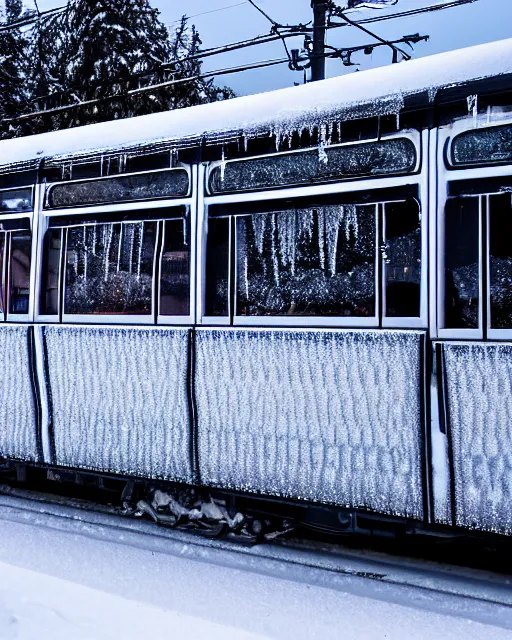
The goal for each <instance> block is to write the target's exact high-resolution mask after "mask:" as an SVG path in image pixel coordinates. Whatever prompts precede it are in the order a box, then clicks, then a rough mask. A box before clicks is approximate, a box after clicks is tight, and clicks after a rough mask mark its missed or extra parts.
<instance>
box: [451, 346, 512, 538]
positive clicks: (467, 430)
mask: <svg viewBox="0 0 512 640" xmlns="http://www.w3.org/2000/svg"><path fill="white" fill-rule="evenodd" d="M444 354H445V362H446V377H447V395H448V411H449V422H450V431H451V440H452V444H453V464H454V480H455V504H456V519H457V524H458V525H462V526H465V527H471V528H478V529H486V530H491V531H499V532H502V533H508V534H510V533H512V428H511V425H512V346H511V345H506V344H503V345H496V344H447V345H446V346H445V347H444Z"/></svg>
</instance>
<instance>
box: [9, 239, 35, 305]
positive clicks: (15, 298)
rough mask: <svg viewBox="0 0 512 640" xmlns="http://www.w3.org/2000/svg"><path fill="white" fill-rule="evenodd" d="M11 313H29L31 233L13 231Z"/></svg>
mask: <svg viewBox="0 0 512 640" xmlns="http://www.w3.org/2000/svg"><path fill="white" fill-rule="evenodd" d="M10 234H11V253H10V274H11V282H10V285H11V286H10V300H9V313H12V314H25V313H28V307H29V299H30V260H31V253H32V237H31V233H30V231H11V232H10Z"/></svg>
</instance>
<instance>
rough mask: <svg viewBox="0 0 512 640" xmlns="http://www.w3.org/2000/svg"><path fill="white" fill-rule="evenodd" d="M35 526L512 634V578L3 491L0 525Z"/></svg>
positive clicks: (59, 498) (8, 488)
mask: <svg viewBox="0 0 512 640" xmlns="http://www.w3.org/2000/svg"><path fill="white" fill-rule="evenodd" d="M2 521H3V522H11V523H17V524H24V525H29V526H31V527H38V528H42V529H46V530H53V531H58V532H60V533H67V534H72V535H73V536H83V537H85V538H90V539H94V540H96V541H100V542H101V541H103V542H105V543H115V544H117V545H126V546H129V547H132V548H136V549H143V550H145V551H150V552H151V553H152V554H163V555H165V556H174V557H176V558H181V559H188V560H192V561H196V562H201V563H208V564H210V565H215V566H217V567H225V568H229V569H235V570H241V571H245V572H252V573H254V574H259V575H260V576H261V575H263V576H270V577H273V578H280V579H285V580H289V581H293V582H298V583H302V584H306V585H310V586H311V587H323V588H328V589H331V590H336V591H339V592H344V593H349V594H352V595H355V596H364V597H366V598H372V599H374V600H381V601H385V602H387V603H395V604H401V603H403V602H404V601H406V602H407V605H408V606H409V607H412V608H415V609H419V610H423V611H429V612H435V613H437V614H443V615H450V616H458V617H462V618H466V619H468V620H472V621H474V622H478V623H483V624H492V625H494V626H497V627H502V628H504V629H511V630H512V589H511V586H512V579H511V578H510V577H508V576H506V575H500V574H497V573H493V572H490V571H484V570H481V569H468V568H463V567H455V566H452V565H447V564H442V563H437V562H432V561H426V560H418V559H411V558H404V557H397V556H392V555H388V554H384V553H380V552H375V551H372V550H363V549H351V548H348V547H346V546H343V545H338V544H328V543H323V542H314V541H308V540H299V539H295V538H290V539H284V540H280V541H279V542H278V541H276V542H274V543H272V544H270V543H267V544H262V545H255V546H247V545H241V544H239V543H233V542H231V541H230V540H226V539H205V538H202V537H200V536H197V535H194V534H192V533H190V532H184V531H180V530H171V529H165V528H162V527H157V526H156V525H155V524H154V523H153V522H152V521H150V520H148V519H143V518H133V517H129V518H128V517H126V516H123V515H122V514H121V513H120V510H119V509H118V508H114V507H109V506H104V505H91V504H90V503H87V502H85V501H79V500H70V499H67V498H66V499H63V498H61V497H55V496H50V495H46V494H36V493H34V492H30V491H20V490H17V489H12V488H10V487H7V486H2V487H0V523H1V522H2Z"/></svg>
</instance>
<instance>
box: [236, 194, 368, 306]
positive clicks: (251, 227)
mask: <svg viewBox="0 0 512 640" xmlns="http://www.w3.org/2000/svg"><path fill="white" fill-rule="evenodd" d="M375 216H376V207H375V206H374V205H367V206H357V205H324V206H317V207H311V208H308V209H289V210H285V211H279V212H274V213H268V214H255V215H252V216H242V217H239V218H237V221H236V222H237V256H236V258H237V300H236V312H237V315H245V316H272V315H287V316H297V315H304V316H311V315H318V316H350V317H373V316H375V312H376V305H375V247H376V218H375Z"/></svg>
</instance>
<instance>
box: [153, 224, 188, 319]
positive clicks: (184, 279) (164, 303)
mask: <svg viewBox="0 0 512 640" xmlns="http://www.w3.org/2000/svg"><path fill="white" fill-rule="evenodd" d="M187 225H188V220H186V219H181V220H167V221H166V222H165V230H164V246H163V252H162V262H161V273H160V314H161V315H167V316H188V315H189V314H190V242H189V232H188V229H187Z"/></svg>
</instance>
